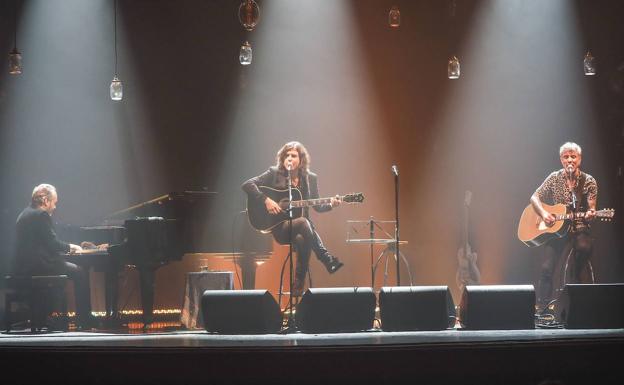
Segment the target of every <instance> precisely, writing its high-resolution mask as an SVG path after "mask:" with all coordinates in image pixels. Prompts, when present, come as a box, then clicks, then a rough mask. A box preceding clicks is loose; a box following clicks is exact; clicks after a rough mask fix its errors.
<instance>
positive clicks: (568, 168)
mask: <svg viewBox="0 0 624 385" xmlns="http://www.w3.org/2000/svg"><path fill="white" fill-rule="evenodd" d="M566 171H567V172H568V174H569V176H570V178H572V172H573V171H574V166H572V165H571V164H569V165H567V166H566Z"/></svg>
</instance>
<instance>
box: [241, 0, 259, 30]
mask: <svg viewBox="0 0 624 385" xmlns="http://www.w3.org/2000/svg"><path fill="white" fill-rule="evenodd" d="M238 20H240V23H241V24H242V25H243V27H244V28H245V29H246V30H247V31H252V30H253V29H254V28H255V27H256V25H257V24H258V21H259V20H260V7H259V6H258V3H256V2H255V1H254V0H243V2H242V3H241V5H240V6H239V7H238Z"/></svg>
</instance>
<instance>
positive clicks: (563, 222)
mask: <svg viewBox="0 0 624 385" xmlns="http://www.w3.org/2000/svg"><path fill="white" fill-rule="evenodd" d="M542 206H543V207H544V209H545V210H546V211H548V212H549V213H551V214H554V215H555V223H554V224H553V225H551V226H548V225H547V224H546V222H544V220H543V219H542V217H541V216H539V215H538V214H537V212H535V209H534V208H533V206H532V205H530V204H529V205H528V206H527V207H526V208H525V209H524V211H523V212H522V216H521V217H520V222H519V223H518V239H520V240H521V241H522V242H524V244H525V245H527V246H529V247H534V246H540V245H543V244H544V243H546V242H548V241H549V240H551V239H553V238H561V237H563V236H565V235H566V234H567V233H568V230H569V229H570V224H569V221H570V220H573V219H577V218H584V217H585V212H579V213H568V212H567V210H566V205H564V204H562V203H560V204H556V205H552V206H551V205H547V204H544V203H542ZM614 215H615V210H613V209H603V210H599V211H596V218H599V219H600V220H603V221H610V220H611V219H612V218H613V216H614Z"/></svg>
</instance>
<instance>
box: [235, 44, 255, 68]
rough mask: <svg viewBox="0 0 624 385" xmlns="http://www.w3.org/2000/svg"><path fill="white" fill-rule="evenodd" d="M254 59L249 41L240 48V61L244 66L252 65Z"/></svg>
mask: <svg viewBox="0 0 624 385" xmlns="http://www.w3.org/2000/svg"><path fill="white" fill-rule="evenodd" d="M252 58H253V53H252V51H251V44H249V42H248V41H246V42H244V43H243V45H241V48H240V54H239V55H238V60H239V61H240V63H241V64H242V65H244V66H246V65H249V64H251V59H252Z"/></svg>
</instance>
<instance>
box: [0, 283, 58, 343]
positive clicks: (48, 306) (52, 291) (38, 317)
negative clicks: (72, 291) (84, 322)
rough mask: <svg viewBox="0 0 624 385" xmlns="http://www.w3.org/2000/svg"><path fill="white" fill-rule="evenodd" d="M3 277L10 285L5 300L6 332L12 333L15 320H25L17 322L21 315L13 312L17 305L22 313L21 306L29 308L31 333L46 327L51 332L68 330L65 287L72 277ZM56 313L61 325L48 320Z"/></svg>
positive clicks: (27, 313)
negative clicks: (17, 316) (17, 317)
mask: <svg viewBox="0 0 624 385" xmlns="http://www.w3.org/2000/svg"><path fill="white" fill-rule="evenodd" d="M4 278H5V280H6V282H7V292H6V295H5V297H4V325H5V329H6V331H7V332H9V331H11V327H12V326H13V324H14V323H15V322H16V321H24V319H23V318H22V319H15V316H16V315H17V314H19V313H20V312H19V311H17V312H16V311H14V306H15V307H16V308H17V309H18V310H19V308H20V304H22V305H26V306H27V308H28V311H27V312H26V315H27V317H28V320H29V321H30V331H31V332H32V333H34V332H36V331H40V330H42V329H43V328H44V327H45V328H47V329H48V330H62V331H67V330H68V317H67V297H66V295H65V287H66V285H67V281H68V279H69V278H68V277H67V276H66V275H33V276H29V275H7V276H5V277H4ZM22 308H23V306H22ZM54 311H55V312H58V313H59V314H58V315H57V317H56V319H57V320H59V322H52V320H51V319H50V320H48V318H51V317H49V316H50V314H51V313H52V312H54ZM22 315H23V314H22Z"/></svg>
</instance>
